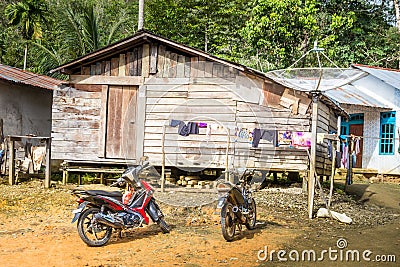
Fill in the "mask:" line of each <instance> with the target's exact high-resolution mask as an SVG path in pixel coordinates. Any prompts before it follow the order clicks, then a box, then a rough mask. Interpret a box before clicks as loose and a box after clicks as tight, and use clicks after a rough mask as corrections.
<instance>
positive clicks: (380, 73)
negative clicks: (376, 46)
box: [352, 64, 400, 90]
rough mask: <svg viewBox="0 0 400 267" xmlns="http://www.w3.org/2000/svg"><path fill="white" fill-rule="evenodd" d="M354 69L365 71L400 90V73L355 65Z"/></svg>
mask: <svg viewBox="0 0 400 267" xmlns="http://www.w3.org/2000/svg"><path fill="white" fill-rule="evenodd" d="M352 67H354V68H357V69H360V70H362V71H365V72H367V73H369V74H371V75H373V76H375V77H376V78H378V79H380V80H382V81H384V82H385V83H387V84H390V85H391V86H393V87H395V88H397V89H399V90H400V71H399V70H394V69H386V68H380V67H372V66H366V65H361V64H353V65H352Z"/></svg>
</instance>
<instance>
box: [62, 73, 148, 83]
mask: <svg viewBox="0 0 400 267" xmlns="http://www.w3.org/2000/svg"><path fill="white" fill-rule="evenodd" d="M69 81H70V83H71V84H96V85H103V84H107V85H141V84H142V83H143V78H142V77H140V76H102V75H94V76H90V75H71V76H70V80H69Z"/></svg>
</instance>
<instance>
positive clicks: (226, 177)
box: [225, 128, 231, 181]
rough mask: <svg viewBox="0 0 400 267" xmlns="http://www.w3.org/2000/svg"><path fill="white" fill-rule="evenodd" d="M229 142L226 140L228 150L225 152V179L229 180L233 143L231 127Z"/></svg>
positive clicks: (228, 132) (228, 134) (228, 131)
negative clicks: (230, 148) (231, 146)
mask: <svg viewBox="0 0 400 267" xmlns="http://www.w3.org/2000/svg"><path fill="white" fill-rule="evenodd" d="M227 136H228V139H227V142H226V152H225V181H228V180H229V146H230V143H231V133H230V130H229V128H227Z"/></svg>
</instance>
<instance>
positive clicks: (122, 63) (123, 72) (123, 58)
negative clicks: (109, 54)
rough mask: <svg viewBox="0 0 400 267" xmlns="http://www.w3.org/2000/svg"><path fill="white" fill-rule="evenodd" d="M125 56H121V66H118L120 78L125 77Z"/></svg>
mask: <svg viewBox="0 0 400 267" xmlns="http://www.w3.org/2000/svg"><path fill="white" fill-rule="evenodd" d="M125 62H126V60H125V54H119V66H118V76H125V71H126V65H125Z"/></svg>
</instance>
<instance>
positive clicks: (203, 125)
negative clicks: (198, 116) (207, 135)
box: [198, 122, 208, 128]
mask: <svg viewBox="0 0 400 267" xmlns="http://www.w3.org/2000/svg"><path fill="white" fill-rule="evenodd" d="M198 125H199V128H207V127H208V125H207V123H206V122H199V123H198Z"/></svg>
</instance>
